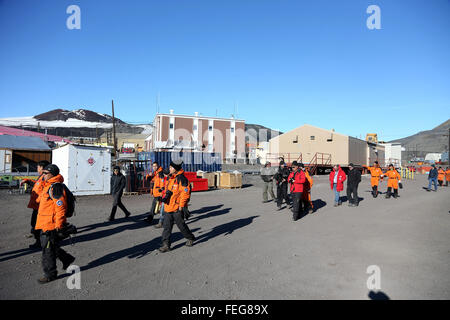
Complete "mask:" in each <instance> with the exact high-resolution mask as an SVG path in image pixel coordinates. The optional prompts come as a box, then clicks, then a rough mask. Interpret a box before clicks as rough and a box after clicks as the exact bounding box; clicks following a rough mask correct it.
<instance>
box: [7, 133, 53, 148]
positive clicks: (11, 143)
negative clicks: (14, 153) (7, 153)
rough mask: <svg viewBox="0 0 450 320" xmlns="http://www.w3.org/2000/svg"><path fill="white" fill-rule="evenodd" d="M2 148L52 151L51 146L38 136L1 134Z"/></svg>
mask: <svg viewBox="0 0 450 320" xmlns="http://www.w3.org/2000/svg"><path fill="white" fill-rule="evenodd" d="M0 148H2V149H11V150H32V151H51V148H50V147H49V146H48V145H47V144H46V143H45V142H44V141H42V139H41V138H38V137H21V136H12V135H5V134H4V135H0Z"/></svg>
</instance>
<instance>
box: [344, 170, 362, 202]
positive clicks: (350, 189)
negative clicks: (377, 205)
mask: <svg viewBox="0 0 450 320" xmlns="http://www.w3.org/2000/svg"><path fill="white" fill-rule="evenodd" d="M348 168H349V171H348V179H347V199H348V206H349V207H357V206H358V204H359V198H358V185H359V183H360V182H361V172H360V171H359V170H358V169H355V166H354V165H353V163H350V164H349V165H348ZM352 195H353V197H352Z"/></svg>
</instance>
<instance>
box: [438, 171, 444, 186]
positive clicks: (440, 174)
mask: <svg viewBox="0 0 450 320" xmlns="http://www.w3.org/2000/svg"><path fill="white" fill-rule="evenodd" d="M444 179H445V171H444V169H442V167H439V170H438V177H437V180H438V183H439V187H442V185H443V184H444Z"/></svg>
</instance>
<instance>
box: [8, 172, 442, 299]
mask: <svg viewBox="0 0 450 320" xmlns="http://www.w3.org/2000/svg"><path fill="white" fill-rule="evenodd" d="M244 184H245V187H244V188H242V189H237V190H213V191H208V192H201V193H194V194H193V195H192V200H191V205H190V211H191V212H192V217H191V218H190V219H189V221H188V225H189V227H190V228H191V230H192V231H193V233H194V234H195V236H196V237H197V241H196V242H195V245H194V246H193V247H191V248H189V247H186V246H184V244H185V239H183V237H182V236H181V234H180V232H179V231H178V228H177V227H176V226H175V227H174V232H173V244H172V249H173V250H172V251H171V252H168V253H159V251H158V250H157V248H158V247H159V246H160V239H161V229H155V228H153V227H151V226H149V225H148V224H147V223H146V222H143V221H142V219H143V218H144V215H145V213H146V211H148V209H149V207H150V197H149V196H148V195H140V196H125V197H124V198H123V202H124V203H125V205H126V207H127V208H128V209H129V210H130V211H131V212H132V213H133V215H132V216H131V217H130V218H128V219H125V218H123V213H122V212H121V211H120V209H119V210H118V213H117V217H118V218H119V219H117V220H116V221H115V222H113V223H105V222H104V220H105V218H106V217H107V215H108V213H109V210H110V205H111V199H110V197H109V196H87V197H79V198H78V201H77V208H76V211H77V214H76V216H75V217H73V218H71V220H70V221H71V222H72V223H74V224H75V225H76V226H77V227H78V228H79V231H80V232H79V234H78V235H77V236H76V238H75V245H73V246H72V245H70V243H66V245H65V246H64V248H65V249H66V250H67V251H68V252H70V253H71V254H73V255H74V256H76V261H75V263H74V264H75V265H77V266H79V267H80V268H81V270H82V271H81V289H79V290H77V289H73V290H70V289H68V288H67V285H66V282H67V280H68V279H69V274H68V273H64V272H63V271H62V270H61V263H60V262H58V268H59V272H60V278H59V279H58V280H56V281H54V282H51V283H49V284H46V285H39V284H38V283H37V281H36V279H37V278H39V277H41V276H42V271H41V265H40V261H41V254H40V252H39V251H32V250H29V249H28V245H29V244H31V243H32V242H33V239H31V238H27V236H28V232H29V229H30V227H29V220H30V215H31V210H30V209H27V208H26V204H27V201H28V195H9V194H8V193H6V192H5V191H1V193H0V207H1V208H2V210H1V213H0V232H1V234H2V238H1V242H0V299H368V293H369V291H370V290H369V289H368V287H367V280H368V278H369V276H370V275H369V274H368V273H367V268H368V266H371V265H377V266H378V267H379V268H380V270H381V275H380V279H381V291H382V292H383V293H384V294H386V295H387V296H389V298H391V299H449V298H450V277H448V273H449V271H450V239H449V236H450V214H449V213H450V212H449V210H450V197H449V196H448V195H449V190H450V188H442V189H439V190H438V192H426V191H425V190H423V186H425V185H426V184H427V180H426V176H421V175H417V176H416V180H414V181H404V189H403V190H400V198H399V199H385V198H384V196H381V197H378V198H376V199H373V198H372V196H371V194H370V189H371V188H370V179H369V177H367V176H364V177H363V181H362V182H361V184H360V187H359V196H360V197H361V198H363V200H362V201H361V203H360V206H359V207H357V208H350V207H348V206H347V204H346V203H345V202H344V204H343V205H342V206H340V207H337V208H334V207H333V194H332V192H331V190H330V188H329V185H328V182H327V177H326V176H319V177H315V182H314V187H313V194H312V198H313V200H314V201H315V205H316V207H318V210H317V211H316V213H314V214H311V215H307V216H304V217H303V218H302V219H300V220H298V221H297V222H293V221H292V220H291V217H292V214H291V212H290V211H289V210H288V209H284V210H282V211H276V210H275V208H276V206H275V204H274V203H273V202H270V203H266V204H263V203H262V195H261V193H262V186H261V182H260V178H259V177H258V176H248V175H246V176H245V177H244ZM381 189H382V191H384V190H385V189H386V183H385V182H384V183H383V185H382V187H381Z"/></svg>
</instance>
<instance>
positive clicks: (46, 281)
mask: <svg viewBox="0 0 450 320" xmlns="http://www.w3.org/2000/svg"><path fill="white" fill-rule="evenodd" d="M53 280H56V277H54V278H47V277H42V278H40V279H38V280H37V281H38V283H39V284H46V283H49V282H51V281H53Z"/></svg>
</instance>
